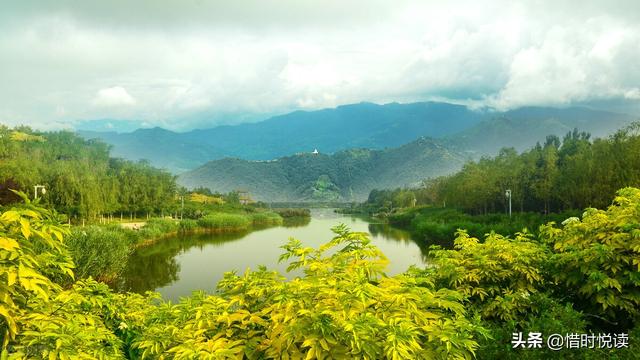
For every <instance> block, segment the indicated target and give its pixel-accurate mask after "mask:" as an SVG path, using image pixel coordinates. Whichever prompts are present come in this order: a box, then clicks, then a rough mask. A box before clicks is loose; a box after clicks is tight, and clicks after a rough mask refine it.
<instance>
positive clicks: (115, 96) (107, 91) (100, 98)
mask: <svg viewBox="0 0 640 360" xmlns="http://www.w3.org/2000/svg"><path fill="white" fill-rule="evenodd" d="M92 103H93V104H94V105H96V106H99V107H114V106H130V105H135V103H136V100H135V99H134V98H133V97H132V96H131V95H129V93H128V92H127V90H125V88H123V87H122V86H113V87H109V88H104V89H100V90H99V91H98V93H97V94H96V96H95V98H94V99H93V101H92Z"/></svg>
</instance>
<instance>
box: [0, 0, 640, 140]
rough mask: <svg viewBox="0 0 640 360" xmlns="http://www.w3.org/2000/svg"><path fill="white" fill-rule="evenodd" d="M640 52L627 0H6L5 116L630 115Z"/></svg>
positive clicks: (0, 79)
mask: <svg viewBox="0 0 640 360" xmlns="http://www.w3.org/2000/svg"><path fill="white" fill-rule="evenodd" d="M639 59H640V1H636V0H629V1H615V0H609V1H584V0H583V1H561V0H555V1H537V0H532V1H522V2H518V1H482V2H480V1H442V0H440V1H424V0H422V1H405V0H394V1H380V0H350V1H345V0H323V1H309V0H239V1H207V0H175V1H173V0H171V1H170V0H137V1H128V0H109V1H106V0H105V1H101V0H96V1H83V0H76V1H71V0H57V1H32V0H21V1H12V2H9V1H6V2H2V3H0V123H4V124H8V125H16V124H27V125H30V126H32V127H35V128H40V129H60V128H79V127H82V124H86V123H87V122H88V121H91V120H99V119H108V121H106V122H105V121H103V123H104V124H106V125H105V126H108V127H113V128H114V129H115V130H118V129H124V128H125V125H126V126H138V125H139V126H145V127H149V126H161V127H165V128H169V129H173V130H188V129H192V128H204V127H213V126H216V125H220V124H235V123H240V122H246V121H257V120H261V119H264V118H266V117H268V116H270V115H275V114H282V113H287V112H290V111H294V110H315V109H320V108H327V107H335V106H339V105H342V104H349V103H357V102H361V101H369V102H375V103H388V102H401V103H405V102H414V101H427V100H436V101H448V102H453V103H461V104H467V105H469V106H472V107H474V108H478V109H481V108H490V109H497V110H507V109H513V108H517V107H521V106H557V107H564V106H574V105H578V106H590V107H595V108H600V109H607V110H613V111H620V112H628V113H634V114H635V113H638V114H640V60H639ZM132 124H134V125H132Z"/></svg>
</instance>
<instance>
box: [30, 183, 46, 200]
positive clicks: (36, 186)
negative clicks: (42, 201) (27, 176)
mask: <svg viewBox="0 0 640 360" xmlns="http://www.w3.org/2000/svg"><path fill="white" fill-rule="evenodd" d="M38 190H40V194H42V195H44V194H46V193H47V189H45V187H44V185H35V186H34V187H33V197H34V199H35V200H38Z"/></svg>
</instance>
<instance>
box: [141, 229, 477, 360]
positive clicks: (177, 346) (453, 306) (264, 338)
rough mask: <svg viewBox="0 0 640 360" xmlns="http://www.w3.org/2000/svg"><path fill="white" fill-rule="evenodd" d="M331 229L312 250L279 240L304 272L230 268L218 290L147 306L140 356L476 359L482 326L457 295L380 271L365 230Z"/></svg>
mask: <svg viewBox="0 0 640 360" xmlns="http://www.w3.org/2000/svg"><path fill="white" fill-rule="evenodd" d="M335 231H336V233H337V236H336V237H335V238H334V239H333V240H332V241H331V242H330V243H328V244H326V245H324V246H322V247H321V248H320V249H317V250H316V249H313V248H306V247H303V246H302V245H301V243H300V242H299V241H297V240H293V239H292V240H291V241H290V242H289V243H288V244H287V245H286V246H285V247H284V248H285V250H286V253H285V254H284V255H283V256H282V257H281V259H282V260H289V259H292V260H293V261H292V262H291V265H290V266H289V268H290V269H297V268H300V269H302V270H304V274H305V275H304V277H302V278H297V279H295V280H292V281H286V280H285V279H284V278H283V277H282V276H280V275H278V274H277V273H275V272H271V271H267V270H266V269H264V268H262V269H260V270H258V271H247V272H246V273H245V274H243V275H236V274H234V273H227V274H226V275H225V278H224V279H223V280H222V281H221V282H220V284H219V290H220V292H221V293H220V296H207V295H204V294H202V293H200V294H195V295H194V296H193V297H191V298H188V299H184V300H183V301H182V302H181V303H179V304H177V305H163V306H159V307H157V308H156V309H154V311H152V312H150V313H148V314H146V316H145V321H144V323H142V324H138V326H139V327H140V328H141V329H144V330H142V331H143V332H141V333H140V336H139V338H138V339H139V340H136V341H134V343H133V346H134V348H137V349H139V350H140V351H141V356H142V357H143V358H145V357H146V358H156V357H161V356H166V357H171V356H175V357H176V358H215V357H223V356H229V357H237V358H242V357H243V356H244V357H247V358H250V359H258V358H265V357H266V358H285V359H286V358H307V359H311V358H320V359H323V358H324V359H330V358H351V357H359V358H365V359H379V358H390V359H408V358H413V359H448V358H453V359H456V358H458V359H470V358H472V357H473V351H474V349H475V348H476V342H475V341H474V340H473V336H474V334H475V333H476V331H477V330H478V329H477V328H476V327H475V326H474V325H472V323H471V322H469V321H468V320H467V319H466V318H465V317H464V315H465V310H464V307H463V305H462V304H461V299H462V296H461V294H460V293H458V292H456V291H452V290H447V289H440V290H437V291H436V290H431V289H429V288H427V287H419V286H416V285H417V283H416V279H415V278H412V277H406V276H399V277H393V278H390V277H386V276H384V275H383V274H382V271H383V269H384V268H385V265H386V264H387V260H386V258H385V257H384V255H383V254H382V253H381V252H380V251H379V250H378V249H377V248H375V247H374V246H372V245H371V244H370V243H369V239H368V238H367V235H366V234H365V233H351V232H349V231H348V230H347V229H346V228H345V227H344V226H343V227H339V228H336V229H335ZM335 247H338V248H339V250H338V251H337V252H334V251H331V250H332V249H334V248H335ZM329 254H331V255H329Z"/></svg>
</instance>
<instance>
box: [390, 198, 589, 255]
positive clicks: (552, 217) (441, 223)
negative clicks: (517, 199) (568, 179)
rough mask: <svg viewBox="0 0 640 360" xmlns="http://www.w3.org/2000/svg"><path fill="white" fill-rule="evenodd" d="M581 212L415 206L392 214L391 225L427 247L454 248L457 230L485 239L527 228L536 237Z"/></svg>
mask: <svg viewBox="0 0 640 360" xmlns="http://www.w3.org/2000/svg"><path fill="white" fill-rule="evenodd" d="M580 213H581V212H580V211H565V212H563V213H561V214H555V213H553V214H547V215H544V214H540V213H516V214H513V215H512V216H511V217H509V215H507V214H487V215H469V214H465V213H463V212H461V211H459V210H455V209H445V208H434V207H428V206H426V207H416V208H407V209H404V210H402V211H399V212H397V213H395V214H392V215H389V216H388V217H387V221H388V223H389V224H390V225H392V226H395V227H398V228H401V229H406V230H409V231H410V232H411V233H412V234H413V238H414V239H415V240H416V241H418V242H420V243H421V244H424V245H435V244H438V245H443V246H448V247H451V246H452V245H453V239H454V238H455V233H456V232H457V231H458V229H465V230H466V231H467V233H468V234H469V235H471V236H474V237H478V238H482V237H484V235H485V234H488V233H490V232H492V231H494V232H496V233H498V234H504V235H515V234H516V233H518V232H520V231H522V230H523V229H527V231H529V232H531V233H533V234H535V235H537V232H538V227H539V226H540V225H541V224H545V223H548V222H551V221H553V222H557V223H558V222H562V221H563V220H564V219H567V218H569V217H572V216H577V215H580Z"/></svg>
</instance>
